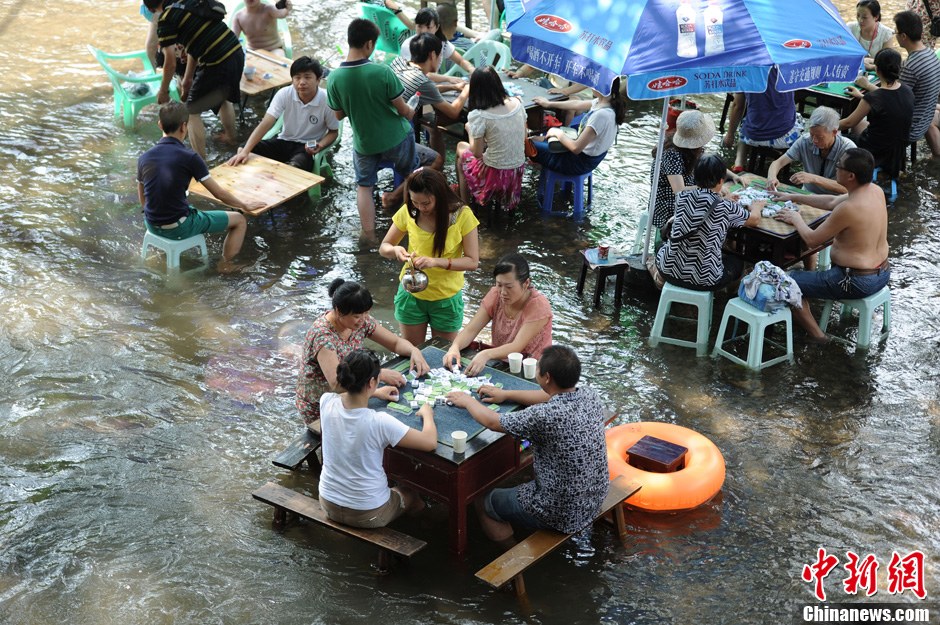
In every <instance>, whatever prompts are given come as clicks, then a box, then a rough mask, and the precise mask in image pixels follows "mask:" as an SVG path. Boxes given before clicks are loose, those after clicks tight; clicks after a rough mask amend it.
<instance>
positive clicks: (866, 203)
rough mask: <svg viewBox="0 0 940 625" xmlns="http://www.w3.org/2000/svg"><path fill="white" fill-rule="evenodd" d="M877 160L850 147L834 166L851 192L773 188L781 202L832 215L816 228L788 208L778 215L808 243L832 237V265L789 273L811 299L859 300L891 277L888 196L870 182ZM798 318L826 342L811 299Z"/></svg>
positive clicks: (811, 243) (797, 312)
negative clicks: (826, 268) (796, 191)
mask: <svg viewBox="0 0 940 625" xmlns="http://www.w3.org/2000/svg"><path fill="white" fill-rule="evenodd" d="M874 168H875V161H874V159H873V158H872V155H871V153H870V152H868V151H867V150H863V149H861V148H851V149H849V150H846V152H845V154H844V155H843V156H842V158H840V159H839V161H838V163H837V164H836V181H837V182H838V183H839V184H841V185H842V186H844V187H845V188H846V189H847V190H848V193H845V194H843V195H797V194H793V193H777V192H774V195H776V196H777V197H778V198H780V199H781V200H793V201H795V202H800V203H801V204H806V205H808V206H815V207H816V208H822V209H825V210H831V211H832V213H831V214H830V215H829V218H828V219H826V221H824V222H823V223H822V225H820V226H819V227H818V228H816V229H815V230H813V229H811V228H810V227H809V226H807V225H806V222H804V221H803V218H802V217H801V216H800V213H799V212H798V211H794V210H784V211H780V212H779V213H778V214H777V217H776V218H777V219H779V220H780V221H784V222H786V223H788V224H790V225H792V226H793V227H795V228H796V231H797V232H798V233H799V235H800V237H801V238H802V239H803V241H805V242H806V244H807V245H808V246H810V247H815V246H819V245H823V244H824V243H825V242H826V241H828V240H830V239H832V240H833V241H832V269H830V270H829V271H793V272H791V273H790V277H791V278H793V280H794V281H795V282H796V283H797V284H798V285H799V287H800V290H801V291H803V297H804V298H809V299H859V298H862V297H867V296H869V295H872V294H873V293H877V292H878V291H880V290H881V289H882V288H884V286H885V285H887V284H888V279H889V278H890V276H891V270H890V268H889V266H888V209H887V206H886V205H885V194H884V191H882V190H881V188H880V187H879V186H878V185H877V184H874V183H873V182H872V171H873V170H874ZM794 316H795V317H796V320H797V322H798V323H799V324H800V325H801V326H803V328H804V329H805V330H806V331H807V332H808V333H809V334H810V337H812V339H813V340H815V341H818V342H825V341H826V340H828V339H827V337H826V335H825V334H824V333H823V331H822V330H820V329H819V325H817V323H816V320H815V319H814V318H813V315H812V313H811V312H810V310H809V304H808V302H806V301H804V302H803V307H802V308H798V309H796V310H795V311H794Z"/></svg>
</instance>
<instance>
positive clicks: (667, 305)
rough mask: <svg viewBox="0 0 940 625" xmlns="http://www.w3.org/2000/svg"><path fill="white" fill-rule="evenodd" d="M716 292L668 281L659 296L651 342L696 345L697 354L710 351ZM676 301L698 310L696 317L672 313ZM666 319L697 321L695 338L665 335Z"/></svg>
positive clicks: (653, 345)
mask: <svg viewBox="0 0 940 625" xmlns="http://www.w3.org/2000/svg"><path fill="white" fill-rule="evenodd" d="M714 299H715V294H714V293H712V292H711V291H693V290H691V289H683V288H682V287H679V286H676V285H674V284H670V283H669V282H667V283H666V284H665V285H663V292H662V294H660V296H659V306H658V307H657V308H656V320H655V321H654V322H653V330H652V332H650V338H649V343H650V345H651V346H652V347H656V346H657V345H659V344H660V343H666V344H668V345H678V346H679V347H694V348H695V355H696V356H704V355H705V354H707V353H708V333H709V332H710V331H711V327H712V302H713V301H714ZM674 303H679V304H689V305H691V306H695V307H696V309H697V310H698V314H697V316H696V317H694V318H692V317H677V316H674V315H670V314H669V311H670V309H671V308H672V305H673V304H674ZM666 319H681V320H685V321H695V322H696V332H695V340H694V341H687V340H685V339H678V338H675V337H672V336H663V327H664V326H665V325H666Z"/></svg>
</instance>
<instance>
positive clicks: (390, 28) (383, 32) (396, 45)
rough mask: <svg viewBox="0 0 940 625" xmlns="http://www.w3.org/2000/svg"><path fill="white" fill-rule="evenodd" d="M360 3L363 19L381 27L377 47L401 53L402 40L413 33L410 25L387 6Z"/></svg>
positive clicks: (360, 12)
mask: <svg viewBox="0 0 940 625" xmlns="http://www.w3.org/2000/svg"><path fill="white" fill-rule="evenodd" d="M358 4H359V14H360V15H361V16H362V17H363V19H367V20H371V21H373V22H375V25H376V26H378V27H379V39H378V41H376V42H375V49H376V50H381V51H383V52H392V53H394V54H396V55H397V54H400V53H401V44H402V42H403V41H404V40H405V39H407V38H408V37H410V36H411V35H412V32H411V31H410V30H408V27H407V26H405V25H404V24H402V23H401V20H400V19H398V16H396V15H395V14H394V13H392V12H391V11H389V10H388V9H386V8H385V7H382V6H377V5H374V4H366V3H364V2H359V3H358ZM387 62H390V61H387Z"/></svg>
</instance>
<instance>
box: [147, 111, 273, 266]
mask: <svg viewBox="0 0 940 625" xmlns="http://www.w3.org/2000/svg"><path fill="white" fill-rule="evenodd" d="M159 123H160V129H161V130H162V131H163V138H162V139H160V141H158V142H157V144H156V145H155V146H153V147H152V148H150V149H149V150H147V151H146V152H144V153H143V154H141V156H140V158H139V159H137V197H138V198H140V204H141V206H143V207H144V222H145V224H146V226H147V230H149V231H150V232H152V233H153V234H155V235H157V236H159V237H163V238H164V239H171V240H174V241H181V240H183V239H187V238H189V237H191V236H195V235H197V234H205V233H207V232H225V233H226V235H225V242H224V243H223V244H222V260H221V261H219V265H218V269H219V271H229V270H231V269H232V268H233V267H234V265H233V264H232V260H233V259H234V258H235V255H236V254H238V252H239V250H241V248H242V241H244V239H245V231H246V230H247V228H248V224H247V222H246V221H245V217H244V216H243V215H242V214H241V213H234V212H230V211H221V210H219V211H198V210H196V209H195V208H193V207H191V206H190V205H189V203H188V202H187V201H186V190H187V189H188V188H189V183H190V181H191V180H192V179H193V178H195V179H196V180H198V181H199V182H201V183H202V185H203V186H204V187H205V188H206V189H208V190H209V192H210V193H212V195H214V196H215V197H217V198H219V200H221V201H222V202H225V203H226V204H228V205H229V206H234V207H236V208H238V209H241V210H257V209H260V208H262V207H264V203H263V202H242V201H241V200H239V199H238V198H237V197H235V196H234V195H232V194H231V193H229V192H228V191H226V190H225V189H223V188H222V187H221V186H220V185H219V183H218V182H216V181H215V180H213V179H212V178H211V177H210V176H209V169H208V168H207V167H206V163H205V161H203V160H202V158H201V157H200V156H199V155H198V154H196V153H195V152H193V151H192V150H190V149H189V148H187V147H186V146H185V145H184V144H183V137H185V136H186V132H187V131H188V128H187V125H188V123H189V112H188V111H187V109H186V105H185V104H182V103H180V102H169V103H167V104H164V105H163V106H161V107H160V122H159Z"/></svg>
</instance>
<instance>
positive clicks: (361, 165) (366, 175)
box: [353, 132, 418, 187]
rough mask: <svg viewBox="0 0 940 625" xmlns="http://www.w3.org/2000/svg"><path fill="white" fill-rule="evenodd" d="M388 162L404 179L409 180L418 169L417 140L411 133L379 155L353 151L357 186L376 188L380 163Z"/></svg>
mask: <svg viewBox="0 0 940 625" xmlns="http://www.w3.org/2000/svg"><path fill="white" fill-rule="evenodd" d="M383 161H388V162H390V163H391V164H392V167H393V168H394V169H395V171H396V172H397V173H398V175H400V176H402V177H403V178H407V177H408V176H409V175H411V172H413V171H414V170H415V169H417V167H418V156H417V150H416V149H415V138H414V135H413V134H411V133H410V132H409V133H408V134H407V135H405V138H404V139H402V141H401V143H399V144H398V145H396V146H395V147H392V148H389V149H388V150H385V151H384V152H380V153H379V154H360V153H359V152H357V151H356V150H353V170H354V171H355V172H356V184H357V185H359V186H360V187H374V186H375V183H376V182H378V179H379V178H378V175H377V174H378V171H379V163H381V162H383Z"/></svg>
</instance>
